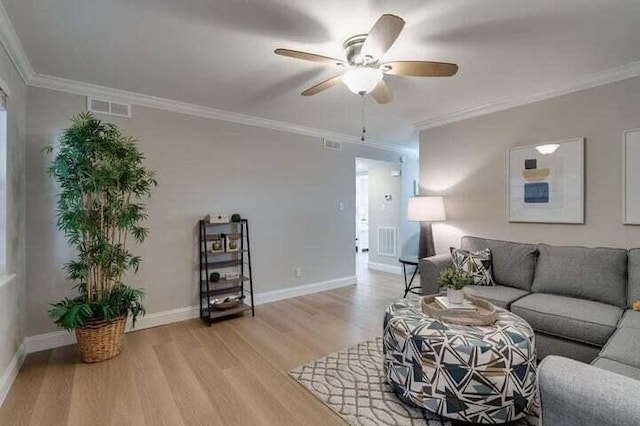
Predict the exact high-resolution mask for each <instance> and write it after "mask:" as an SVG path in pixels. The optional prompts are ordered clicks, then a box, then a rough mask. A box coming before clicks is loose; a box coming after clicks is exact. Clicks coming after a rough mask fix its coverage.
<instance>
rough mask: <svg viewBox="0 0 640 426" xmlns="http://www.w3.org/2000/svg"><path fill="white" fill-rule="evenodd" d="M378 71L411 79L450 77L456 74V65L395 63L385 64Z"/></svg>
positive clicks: (419, 62) (422, 62)
mask: <svg viewBox="0 0 640 426" xmlns="http://www.w3.org/2000/svg"><path fill="white" fill-rule="evenodd" d="M380 69H382V71H383V72H385V73H387V74H391V75H404V76H411V77H451V76H452V75H455V73H457V72H458V65H456V64H449V63H446V62H428V61H395V62H385V63H384V64H382V66H381V67H380Z"/></svg>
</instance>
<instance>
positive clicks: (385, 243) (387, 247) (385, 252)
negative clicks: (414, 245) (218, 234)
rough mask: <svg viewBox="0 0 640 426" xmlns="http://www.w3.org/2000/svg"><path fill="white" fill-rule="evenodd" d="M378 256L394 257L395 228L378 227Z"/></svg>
mask: <svg viewBox="0 0 640 426" xmlns="http://www.w3.org/2000/svg"><path fill="white" fill-rule="evenodd" d="M378 256H389V257H396V227H395V226H378Z"/></svg>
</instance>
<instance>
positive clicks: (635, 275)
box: [627, 248, 640, 308]
mask: <svg viewBox="0 0 640 426" xmlns="http://www.w3.org/2000/svg"><path fill="white" fill-rule="evenodd" d="M636 300H640V249H639V248H634V249H631V250H629V283H628V289H627V304H628V306H629V307H630V308H631V307H632V306H633V302H635V301H636Z"/></svg>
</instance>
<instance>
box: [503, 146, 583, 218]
mask: <svg viewBox="0 0 640 426" xmlns="http://www.w3.org/2000/svg"><path fill="white" fill-rule="evenodd" d="M584 143H585V140H584V138H573V139H566V140H561V141H556V142H546V143H540V144H536V145H528V146H519V147H514V148H511V149H509V151H508V154H507V185H506V186H507V190H506V192H507V202H506V207H507V220H508V221H509V222H514V223H566V224H584V223H585V218H584V216H585V215H584V179H585V175H584V164H585V163H584V161H585V157H584ZM543 147H552V151H551V152H545V153H543V152H541V151H544V149H543Z"/></svg>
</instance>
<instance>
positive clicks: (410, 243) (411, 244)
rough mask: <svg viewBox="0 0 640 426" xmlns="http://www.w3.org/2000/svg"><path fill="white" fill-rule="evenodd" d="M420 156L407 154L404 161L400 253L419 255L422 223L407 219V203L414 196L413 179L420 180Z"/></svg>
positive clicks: (403, 254)
mask: <svg viewBox="0 0 640 426" xmlns="http://www.w3.org/2000/svg"><path fill="white" fill-rule="evenodd" d="M419 161H420V160H419V158H417V157H409V156H405V161H404V162H403V163H402V180H401V185H402V188H401V190H400V192H401V194H402V201H401V203H400V218H401V220H400V249H399V250H400V255H402V256H407V257H410V256H417V255H418V242H419V237H420V224H419V223H418V222H409V221H408V220H407V203H408V201H409V198H411V197H413V196H414V188H413V181H414V180H419Z"/></svg>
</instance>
